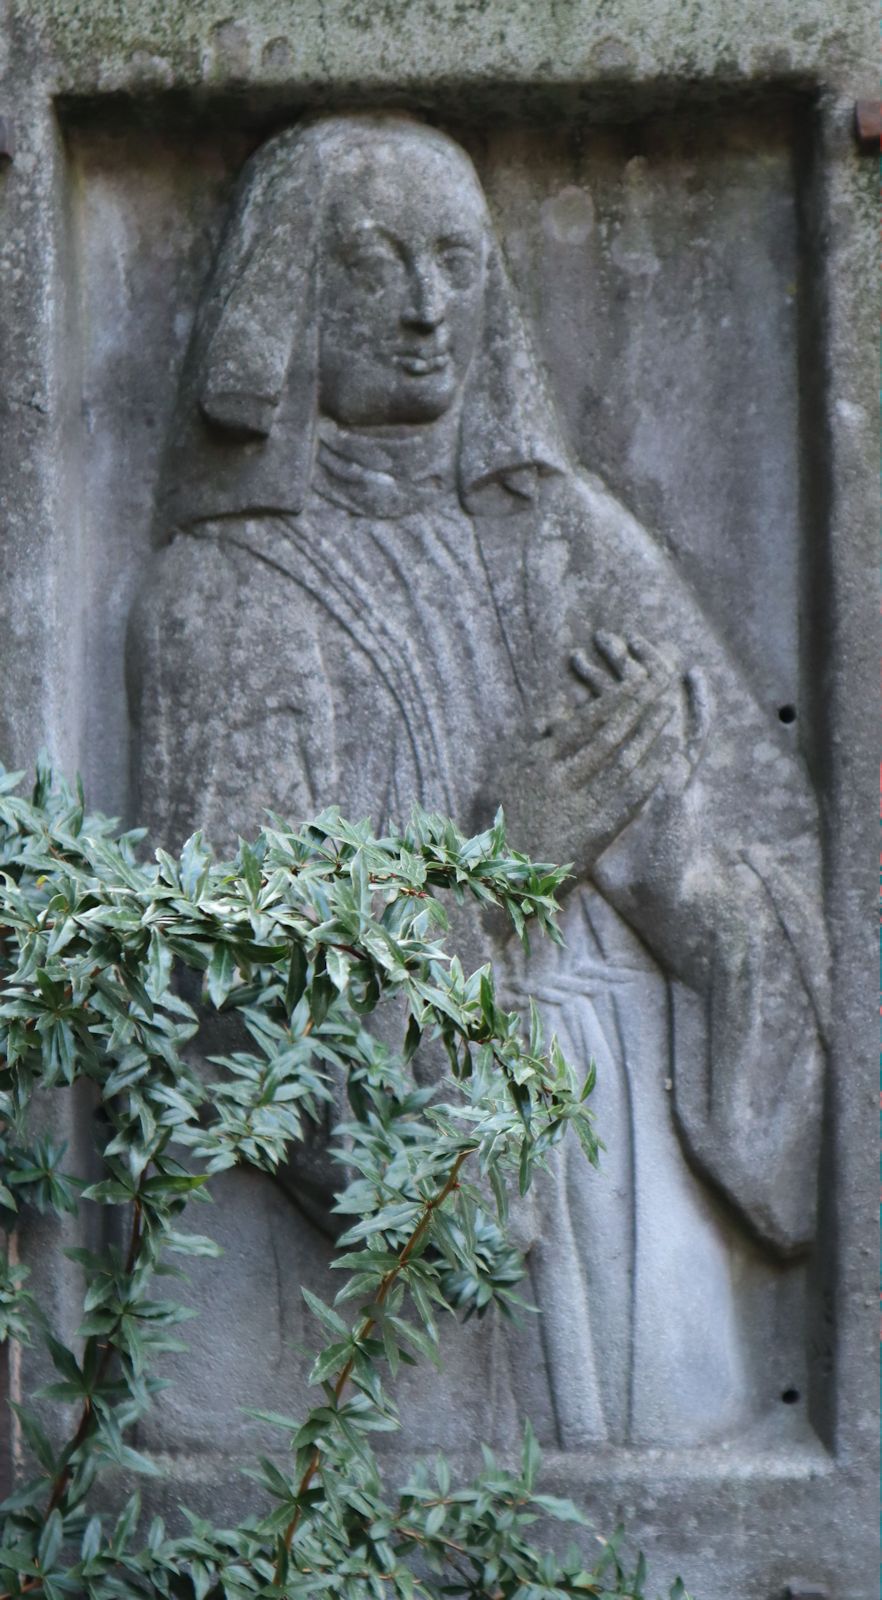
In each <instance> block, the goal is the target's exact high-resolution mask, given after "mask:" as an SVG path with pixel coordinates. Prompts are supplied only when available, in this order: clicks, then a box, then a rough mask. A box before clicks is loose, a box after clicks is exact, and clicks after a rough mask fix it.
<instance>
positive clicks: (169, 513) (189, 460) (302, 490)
mask: <svg viewBox="0 0 882 1600" xmlns="http://www.w3.org/2000/svg"><path fill="white" fill-rule="evenodd" d="M396 133H400V134H401V135H403V136H404V137H407V138H411V139H413V138H421V139H426V140H431V141H432V142H433V143H434V144H435V145H436V146H437V147H438V148H440V149H442V150H444V151H445V152H449V154H450V157H451V159H455V160H456V161H457V162H459V163H461V164H462V165H463V167H464V168H466V169H469V168H470V163H469V161H468V157H467V156H466V155H465V152H464V151H462V150H461V149H460V147H459V146H457V145H455V144H454V143H453V141H452V140H450V139H448V138H447V137H446V135H444V134H441V133H439V132H437V131H436V130H435V129H432V128H429V127H428V126H427V125H426V124H423V123H420V122H417V121H415V120H413V119H410V118H406V117H404V116H401V115H397V114H383V115H371V114H350V115H346V116H333V117H323V118H321V119H319V120H317V121H313V122H310V123H307V124H305V125H303V126H301V127H298V128H294V129H289V130H288V131H286V132H284V133H281V134H278V135H276V136H275V137H274V138H272V139H269V140H268V141H267V142H266V143H265V144H264V145H262V146H261V148H260V149H259V150H258V151H257V152H256V153H255V155H254V156H252V158H251V160H250V161H249V162H248V164H247V165H246V167H245V170H244V171H243V174H242V177H241V179H240V183H239V187H238V190H237V194H236V197H235V200H234V204H233V208H232V212H231V215H230V218H229V221H228V223H227V227H226V230H225V233H224V236H223V239H222V242H221V246H220V250H219V252H218V256H217V259H216V262H215V266H214V270H213V273H212V276H211V279H210V281H209V284H208V288H207V290H206V292H205V294H204V296H203V299H202V303H201V305H200V308H199V313H198V316H197V319H196V323H195V326H194V329H193V335H192V338H191V341H190V348H189V352H188V355H187V360H186V363H185V367H184V373H183V377H182V381H181V388H180V394H179V401H178V409H177V412H176V416H175V422H174V426H173V429H172V435H171V439H170V442H169V447H168V452H167V457H166V465H165V471H164V475H163V476H164V492H163V494H162V497H161V508H160V514H161V523H162V528H161V530H160V531H161V535H162V536H164V537H168V534H169V533H170V532H171V531H172V529H174V528H175V527H182V526H187V525H189V524H192V523H193V522H196V521H200V520H202V519H204V518H209V517H210V518H215V517H218V516H225V515H249V514H253V513H257V512H261V511H285V512H291V513H297V512H299V511H301V510H302V508H303V504H304V501H305V499H306V494H307V491H308V488H309V481H310V474H311V471H312V461H313V453H314V448H315V431H316V421H317V410H318V308H317V277H318V272H317V268H318V258H317V247H318V239H319V233H320V228H321V222H322V216H323V210H324V195H325V189H326V186H327V183H328V180H329V178H330V177H331V176H332V175H333V172H334V168H335V165H336V163H335V160H334V157H335V155H336V156H339V154H340V153H341V151H342V150H343V149H344V148H345V147H346V146H348V145H350V144H351V142H352V141H353V140H358V141H360V142H364V141H365V140H366V139H369V138H370V137H371V136H372V135H379V136H380V137H382V138H383V140H384V141H388V140H389V139H394V138H395V136H396ZM471 175H472V174H471V172H470V176H471ZM474 182H475V184H476V185H477V184H478V179H477V177H476V176H475V177H474ZM487 232H488V253H487V275H486V284H485V295H484V307H483V316H482V324H481V334H480V338H479V343H478V348H477V349H476V352H475V355H474V357H473V360H472V364H471V367H470V369H469V374H468V377H467V380H466V385H465V390H464V394H463V399H462V407H461V422H460V439H459V458H458V474H459V490H460V496H461V498H462V501H463V504H464V505H465V506H466V507H467V508H468V509H469V510H471V511H473V512H475V513H480V512H482V511H484V512H487V513H488V514H491V515H494V516H495V515H499V514H502V513H505V512H507V511H514V510H517V509H519V508H520V507H522V506H523V505H524V504H525V503H529V502H531V501H532V500H534V499H535V497H536V495H537V493H538V488H539V481H540V479H541V478H542V477H543V476H545V475H547V474H549V473H552V472H557V471H561V470H563V466H564V452H563V449H562V447H561V445H560V443H559V438H558V429H557V425H556V421H555V418H554V414H553V411H552V408H551V406H550V405H549V403H548V402H547V400H546V398H545V395H544V393H543V389H542V383H541V379H540V376H539V372H538V370H537V366H536V362H535V359H534V357H533V355H532V353H531V351H530V349H529V345H528V341H527V338H526V335H525V332H524V328H523V325H522V323H521V319H520V316H519V314H518V310H517V307H516V305H515V300H514V294H513V291H512V288H511V284H510V283H509V280H508V275H507V272H506V269H505V266H504V264H503V261H502V257H501V253H500V250H499V246H498V244H497V242H496V240H495V238H494V236H493V233H492V229H491V224H490V220H489V217H488V220H487Z"/></svg>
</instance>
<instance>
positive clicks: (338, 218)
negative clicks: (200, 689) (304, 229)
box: [319, 131, 487, 427]
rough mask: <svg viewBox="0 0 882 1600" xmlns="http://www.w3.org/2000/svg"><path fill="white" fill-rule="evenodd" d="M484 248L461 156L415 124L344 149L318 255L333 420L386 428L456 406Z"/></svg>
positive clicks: (324, 376) (322, 377)
mask: <svg viewBox="0 0 882 1600" xmlns="http://www.w3.org/2000/svg"><path fill="white" fill-rule="evenodd" d="M486 248H487V219H486V209H485V205H484V198H483V195H482V194H481V191H480V188H479V187H478V184H477V182H476V180H475V178H474V175H473V174H472V173H471V171H470V169H469V168H468V166H467V164H466V163H465V161H464V160H460V159H459V158H458V157H457V156H456V153H455V152H453V151H451V152H448V151H447V150H446V149H445V148H444V147H443V146H439V145H438V144H436V143H434V142H432V141H431V140H429V139H428V138H424V137H421V136H420V135H419V134H414V133H412V132H410V131H408V132H402V133H400V134H396V133H384V134H383V135H382V136H381V137H377V136H374V137H366V138H365V139H364V142H363V143H361V144H359V145H358V146H357V147H355V148H354V149H353V150H352V152H351V153H347V155H346V156H345V157H344V158H343V161H342V162H341V163H340V167H339V169H338V170H337V172H336V173H335V174H334V176H333V177H332V179H331V183H330V193H329V195H328V200H327V204H326V208H325V220H324V226H323V231H322V238H321V245H320V256H319V258H320V262H321V298H320V310H319V329H320V334H319V404H320V408H321V410H322V411H323V412H324V413H325V415H327V416H330V417H332V418H333V419H334V420H335V421H336V422H339V423H342V424H344V425H347V426H350V427H381V426H395V425H398V426H402V425H407V424H418V423H425V422H432V421H434V420H435V419H436V418H437V417H440V416H442V415H443V414H444V412H445V411H447V410H449V408H450V407H451V405H453V403H454V401H455V400H456V398H457V395H458V394H459V391H460V389H461V388H462V384H463V382H464V379H465V376H466V373H467V372H468V368H469V364H470V362H471V359H472V354H473V352H474V348H475V343H476V340H477V336H478V329H479V326H480V318H481V302H482V298H483V292H484V262H485V254H486Z"/></svg>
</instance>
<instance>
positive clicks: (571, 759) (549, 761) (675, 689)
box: [503, 630, 708, 875]
mask: <svg viewBox="0 0 882 1600" xmlns="http://www.w3.org/2000/svg"><path fill="white" fill-rule="evenodd" d="M570 668H571V670H572V672H573V673H574V675H575V676H576V677H577V678H578V680H579V681H580V683H582V684H583V685H584V686H585V687H586V689H587V690H588V691H589V695H590V698H588V699H587V700H585V702H584V703H583V704H582V705H580V706H579V707H577V708H576V709H575V710H574V711H572V712H571V713H570V714H569V715H567V716H566V717H563V718H561V719H560V720H559V721H558V722H556V723H553V724H551V725H550V726H547V727H545V728H543V729H542V731H541V733H540V734H539V735H538V736H537V738H536V739H535V740H534V742H533V743H532V745H531V747H530V749H529V750H528V752H527V754H526V756H523V755H522V756H521V758H520V761H519V762H518V764H517V768H516V770H515V768H514V767H513V768H512V769H511V776H510V782H509V786H508V788H507V791H506V792H505V793H504V794H503V800H504V804H505V809H506V814H507V816H508V819H509V831H510V834H511V837H512V838H513V839H515V840H520V839H523V840H524V841H525V843H526V845H527V846H528V847H529V848H530V849H531V851H533V853H534V854H541V855H543V856H546V857H547V858H548V859H553V860H558V861H560V860H572V861H573V863H574V865H575V868H576V871H577V873H578V874H579V875H584V874H585V873H586V872H589V871H590V869H591V867H592V865H593V864H594V862H595V861H596V860H597V859H598V857H599V856H600V855H602V853H603V851H604V850H605V849H606V848H607V847H608V845H610V844H611V843H612V841H613V840H614V839H615V838H616V837H617V836H618V835H619V834H620V833H621V832H622V830H623V829H624V828H625V827H627V825H628V823H629V822H631V821H632V819H633V818H634V817H635V816H636V815H637V813H638V812H639V811H640V809H641V808H642V807H643V806H644V805H645V803H646V801H647V800H648V799H649V798H650V796H651V795H652V794H653V793H654V792H655V791H656V790H657V789H658V788H659V787H660V786H661V785H662V784H664V786H665V788H666V789H667V790H668V792H679V791H680V790H681V789H682V788H683V787H684V786H685V784H686V783H687V782H688V779H689V777H690V776H691V773H692V770H693V768H694V765H695V762H696V761H697V759H698V756H699V754H700V751H701V748H702V746H703V744H704V739H705V737H706V733H707V722H708V714H707V705H706V697H705V695H704V691H703V684H702V682H701V680H700V678H699V676H698V674H696V673H687V674H686V675H684V674H683V673H682V672H681V671H679V670H678V668H677V666H676V664H675V663H674V662H673V660H671V659H670V658H669V656H667V655H666V654H664V653H663V652H662V651H660V650H658V649H656V648H655V647H654V646H653V645H651V644H649V643H648V641H646V640H645V639H641V638H639V637H630V638H628V639H623V638H620V637H618V636H617V635H615V634H611V633H606V632H604V631H603V630H601V631H599V632H598V633H596V634H595V636H594V653H593V654H592V656H591V657H590V658H589V656H588V655H587V653H586V652H585V651H582V650H577V651H574V653H573V655H572V656H571V658H570Z"/></svg>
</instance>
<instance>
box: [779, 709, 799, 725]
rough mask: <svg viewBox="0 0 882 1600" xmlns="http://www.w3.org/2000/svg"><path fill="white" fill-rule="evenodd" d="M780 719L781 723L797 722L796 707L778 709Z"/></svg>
mask: <svg viewBox="0 0 882 1600" xmlns="http://www.w3.org/2000/svg"><path fill="white" fill-rule="evenodd" d="M778 718H779V720H780V721H781V722H786V723H790V722H795V721H796V707H795V706H779V707H778Z"/></svg>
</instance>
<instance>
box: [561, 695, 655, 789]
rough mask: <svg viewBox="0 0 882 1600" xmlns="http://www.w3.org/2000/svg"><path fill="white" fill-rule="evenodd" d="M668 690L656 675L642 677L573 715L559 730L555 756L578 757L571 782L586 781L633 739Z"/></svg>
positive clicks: (565, 758)
mask: <svg viewBox="0 0 882 1600" xmlns="http://www.w3.org/2000/svg"><path fill="white" fill-rule="evenodd" d="M667 689H668V684H667V683H666V682H659V681H658V680H657V679H655V678H641V680H640V681H639V682H637V683H635V684H633V685H630V686H629V687H628V688H627V689H623V690H621V691H620V692H619V693H618V694H617V695H613V694H607V695H606V696H603V697H601V698H600V699H598V700H591V701H589V702H588V703H587V705H586V706H584V707H583V708H582V709H581V710H580V711H578V712H576V713H575V714H574V715H573V716H572V717H569V718H568V719H567V721H566V723H562V724H561V725H560V726H559V728H558V730H557V738H556V742H555V756H556V757H557V759H559V760H562V761H566V760H575V761H576V763H577V770H576V771H575V772H574V773H573V774H572V776H571V781H572V782H573V783H575V784H579V783H584V782H586V781H587V779H588V778H589V777H590V776H591V774H592V773H593V772H595V771H599V770H600V768H601V767H603V766H604V765H605V763H606V762H607V761H608V760H609V758H610V756H611V755H612V753H613V751H614V750H616V749H617V748H618V746H619V745H620V744H623V743H624V742H625V741H626V740H627V739H629V738H630V737H631V735H632V733H633V732H634V729H635V728H636V727H637V725H638V723H639V722H640V721H641V718H643V717H644V716H645V715H646V712H647V710H648V708H649V707H650V706H652V705H654V704H655V703H656V701H658V700H660V699H661V698H662V697H663V695H664V694H665V693H666V691H667Z"/></svg>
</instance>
